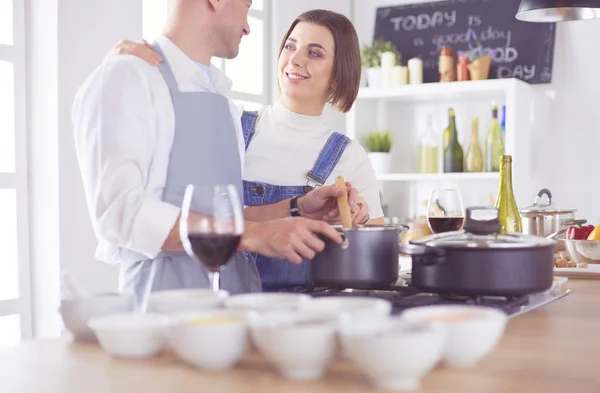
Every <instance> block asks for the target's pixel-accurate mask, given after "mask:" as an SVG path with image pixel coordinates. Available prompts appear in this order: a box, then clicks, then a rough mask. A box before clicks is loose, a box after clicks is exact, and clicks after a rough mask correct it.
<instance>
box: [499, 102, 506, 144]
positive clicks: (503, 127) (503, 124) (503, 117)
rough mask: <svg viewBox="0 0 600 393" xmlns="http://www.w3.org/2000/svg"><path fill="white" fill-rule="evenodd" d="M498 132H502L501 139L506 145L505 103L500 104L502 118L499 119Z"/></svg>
mask: <svg viewBox="0 0 600 393" xmlns="http://www.w3.org/2000/svg"><path fill="white" fill-rule="evenodd" d="M500 132H501V133H502V141H503V142H504V144H505V145H506V105H502V120H500Z"/></svg>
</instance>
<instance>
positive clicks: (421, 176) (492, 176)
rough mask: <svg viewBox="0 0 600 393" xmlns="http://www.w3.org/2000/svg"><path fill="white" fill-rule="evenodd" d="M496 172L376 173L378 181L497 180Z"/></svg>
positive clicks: (498, 177)
mask: <svg viewBox="0 0 600 393" xmlns="http://www.w3.org/2000/svg"><path fill="white" fill-rule="evenodd" d="M499 179H500V174H499V173H498V172H477V173H469V172H466V173H465V172H462V173H385V174H378V175H377V180H380V181H440V180H441V181H473V180H496V181H497V180H499Z"/></svg>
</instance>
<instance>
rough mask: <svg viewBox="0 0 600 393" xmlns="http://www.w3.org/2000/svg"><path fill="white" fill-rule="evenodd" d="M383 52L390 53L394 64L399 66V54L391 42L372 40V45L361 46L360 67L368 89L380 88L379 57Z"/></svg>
mask: <svg viewBox="0 0 600 393" xmlns="http://www.w3.org/2000/svg"><path fill="white" fill-rule="evenodd" d="M385 52H392V53H393V54H394V56H395V58H396V64H400V60H401V55H400V52H398V49H396V46H395V45H394V44H392V43H391V42H389V41H384V40H383V39H381V38H376V39H374V40H373V45H365V44H363V47H362V49H361V51H360V58H361V62H362V66H363V67H364V68H365V70H366V75H367V86H369V87H381V82H382V81H381V79H382V76H381V55H382V54H383V53H385Z"/></svg>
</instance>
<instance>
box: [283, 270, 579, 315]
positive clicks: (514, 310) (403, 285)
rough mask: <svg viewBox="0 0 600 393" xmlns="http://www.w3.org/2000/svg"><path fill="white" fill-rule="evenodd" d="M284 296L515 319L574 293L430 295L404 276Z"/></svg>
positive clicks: (397, 311) (308, 288) (301, 289)
mask: <svg viewBox="0 0 600 393" xmlns="http://www.w3.org/2000/svg"><path fill="white" fill-rule="evenodd" d="M282 291H284V292H296V293H305V294H307V295H310V296H313V297H323V296H367V297H376V298H380V299H385V300H389V301H390V302H391V303H392V314H394V315H396V314H400V313H402V311H404V310H406V309H407V308H411V307H419V306H432V305H449V304H468V305H481V306H489V307H495V308H498V309H501V310H503V311H504V312H506V313H507V314H508V316H509V318H514V317H516V316H518V315H522V314H524V313H526V312H529V311H533V310H535V309H536V308H539V307H542V306H545V305H547V304H550V303H552V302H554V301H556V300H558V299H561V298H563V297H565V296H567V295H568V294H569V293H571V290H570V289H567V290H563V289H555V288H552V289H550V290H548V291H546V292H541V293H534V294H530V295H524V296H516V297H502V296H453V295H441V294H435V293H427V292H422V291H419V290H418V289H415V288H413V287H411V286H410V273H405V274H403V275H401V277H400V278H399V279H398V281H397V282H396V283H395V284H394V285H391V286H388V287H385V288H372V289H352V288H335V287H315V286H298V287H294V288H290V289H285V290H282Z"/></svg>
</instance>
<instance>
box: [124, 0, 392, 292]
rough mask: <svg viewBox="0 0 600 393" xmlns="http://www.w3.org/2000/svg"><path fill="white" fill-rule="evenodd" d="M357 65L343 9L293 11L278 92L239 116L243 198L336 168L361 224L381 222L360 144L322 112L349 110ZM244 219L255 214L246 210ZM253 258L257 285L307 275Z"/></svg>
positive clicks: (296, 190)
mask: <svg viewBox="0 0 600 393" xmlns="http://www.w3.org/2000/svg"><path fill="white" fill-rule="evenodd" d="M128 45H129V46H128V47H125V48H122V49H125V50H121V51H120V53H132V54H134V55H137V56H140V57H142V58H147V55H146V52H148V51H149V49H147V48H144V47H143V45H142V44H138V45H135V44H133V45H132V44H128ZM148 58H151V57H148ZM360 72H361V66H360V48H359V42H358V37H357V34H356V31H355V29H354V27H353V26H352V23H351V22H350V21H349V20H348V19H347V18H346V17H345V16H343V15H341V14H337V13H335V12H332V11H325V10H312V11H307V12H305V13H303V14H301V15H300V16H298V18H296V20H295V21H294V22H293V23H292V25H291V26H290V28H289V29H288V31H287V33H286V34H285V36H284V38H283V40H282V43H281V46H280V50H279V59H278V63H277V79H278V82H279V87H280V89H281V95H280V97H279V99H278V100H277V102H276V103H275V104H274V105H272V106H267V107H265V108H263V109H262V110H261V111H259V112H258V113H256V112H244V115H243V117H242V126H243V127H242V128H243V131H244V138H245V142H246V155H245V158H244V170H243V178H244V202H245V204H246V205H248V206H256V205H265V204H271V203H276V202H279V201H281V200H284V199H289V198H290V197H299V196H302V195H304V194H306V193H307V192H308V191H310V189H311V188H312V187H316V186H320V185H324V184H332V183H334V182H335V178H336V176H338V175H341V176H343V177H344V178H345V179H346V181H349V182H350V183H352V186H353V187H355V188H356V189H357V190H358V191H359V193H360V196H361V202H362V204H364V205H367V206H368V213H369V214H368V216H367V217H366V219H365V220H363V222H361V224H364V223H366V222H367V221H368V222H369V223H370V224H382V223H383V212H382V209H381V203H380V200H379V188H378V184H377V180H376V177H375V172H374V171H373V168H372V167H371V164H370V162H369V160H368V158H367V154H366V152H365V150H364V149H363V147H362V146H361V145H360V144H359V143H358V142H356V141H355V140H351V139H349V138H347V137H346V136H344V135H342V134H340V133H337V132H334V131H333V130H332V129H331V127H330V126H329V125H328V124H327V122H326V121H325V119H324V117H323V109H324V108H325V105H326V104H327V103H331V104H332V106H334V107H335V108H337V109H338V110H339V111H341V112H343V113H345V112H347V111H348V110H350V108H351V107H352V105H353V103H354V101H355V99H356V96H357V94H358V88H359V84H360ZM293 202H294V198H292V204H293ZM292 208H293V206H292ZM295 214H298V213H295ZM299 214H300V215H302V212H301V211H300V212H299ZM245 218H246V219H248V220H253V219H257V220H258V219H259V217H248V214H247V213H246V214H245ZM256 264H257V267H258V271H259V273H260V276H261V281H262V285H263V289H264V290H278V289H281V288H285V287H290V286H297V285H303V284H307V283H309V282H310V262H309V261H303V262H302V263H300V264H297V265H296V264H291V263H289V262H288V261H286V260H277V259H271V258H267V257H264V256H262V255H257V256H256Z"/></svg>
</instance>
